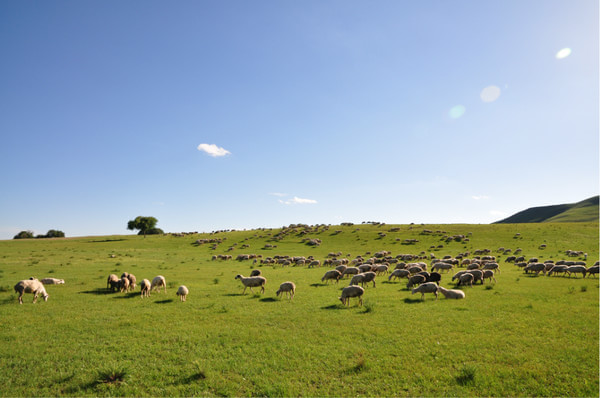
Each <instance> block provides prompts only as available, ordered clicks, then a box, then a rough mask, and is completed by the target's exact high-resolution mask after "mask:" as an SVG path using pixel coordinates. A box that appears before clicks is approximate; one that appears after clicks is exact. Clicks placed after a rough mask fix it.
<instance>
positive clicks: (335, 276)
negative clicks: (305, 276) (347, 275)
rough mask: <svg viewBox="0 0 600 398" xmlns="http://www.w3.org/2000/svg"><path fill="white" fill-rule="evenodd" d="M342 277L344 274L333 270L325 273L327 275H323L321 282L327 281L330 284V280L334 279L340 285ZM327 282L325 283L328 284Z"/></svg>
mask: <svg viewBox="0 0 600 398" xmlns="http://www.w3.org/2000/svg"><path fill="white" fill-rule="evenodd" d="M341 277H342V274H341V273H340V271H338V270H336V269H332V270H330V271H327V272H325V275H323V277H322V278H321V282H324V281H327V282H329V281H330V280H332V279H334V280H335V283H338V282H339V281H340V278H341ZM327 282H325V283H327Z"/></svg>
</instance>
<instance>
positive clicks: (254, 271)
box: [250, 269, 262, 276]
mask: <svg viewBox="0 0 600 398" xmlns="http://www.w3.org/2000/svg"><path fill="white" fill-rule="evenodd" d="M261 275H262V272H261V271H260V270H259V269H253V270H252V272H250V276H261Z"/></svg>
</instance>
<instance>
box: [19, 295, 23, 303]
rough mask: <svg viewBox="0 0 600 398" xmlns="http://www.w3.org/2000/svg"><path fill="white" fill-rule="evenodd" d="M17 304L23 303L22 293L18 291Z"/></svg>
mask: <svg viewBox="0 0 600 398" xmlns="http://www.w3.org/2000/svg"><path fill="white" fill-rule="evenodd" d="M19 304H23V293H19Z"/></svg>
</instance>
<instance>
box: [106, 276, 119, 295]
mask: <svg viewBox="0 0 600 398" xmlns="http://www.w3.org/2000/svg"><path fill="white" fill-rule="evenodd" d="M119 280H120V279H119V277H118V276H116V275H115V274H110V275H109V276H108V279H106V288H107V289H108V288H110V291H111V292H114V291H116V290H119Z"/></svg>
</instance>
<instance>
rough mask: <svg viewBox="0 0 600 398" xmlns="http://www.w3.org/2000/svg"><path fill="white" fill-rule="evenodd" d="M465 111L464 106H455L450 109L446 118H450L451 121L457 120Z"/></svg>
mask: <svg viewBox="0 0 600 398" xmlns="http://www.w3.org/2000/svg"><path fill="white" fill-rule="evenodd" d="M466 110H467V109H466V108H465V107H464V106H462V105H456V106H454V107H452V109H450V111H448V116H450V117H451V118H452V119H458V118H459V117H461V116H462V115H464V114H465V111H466Z"/></svg>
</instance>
